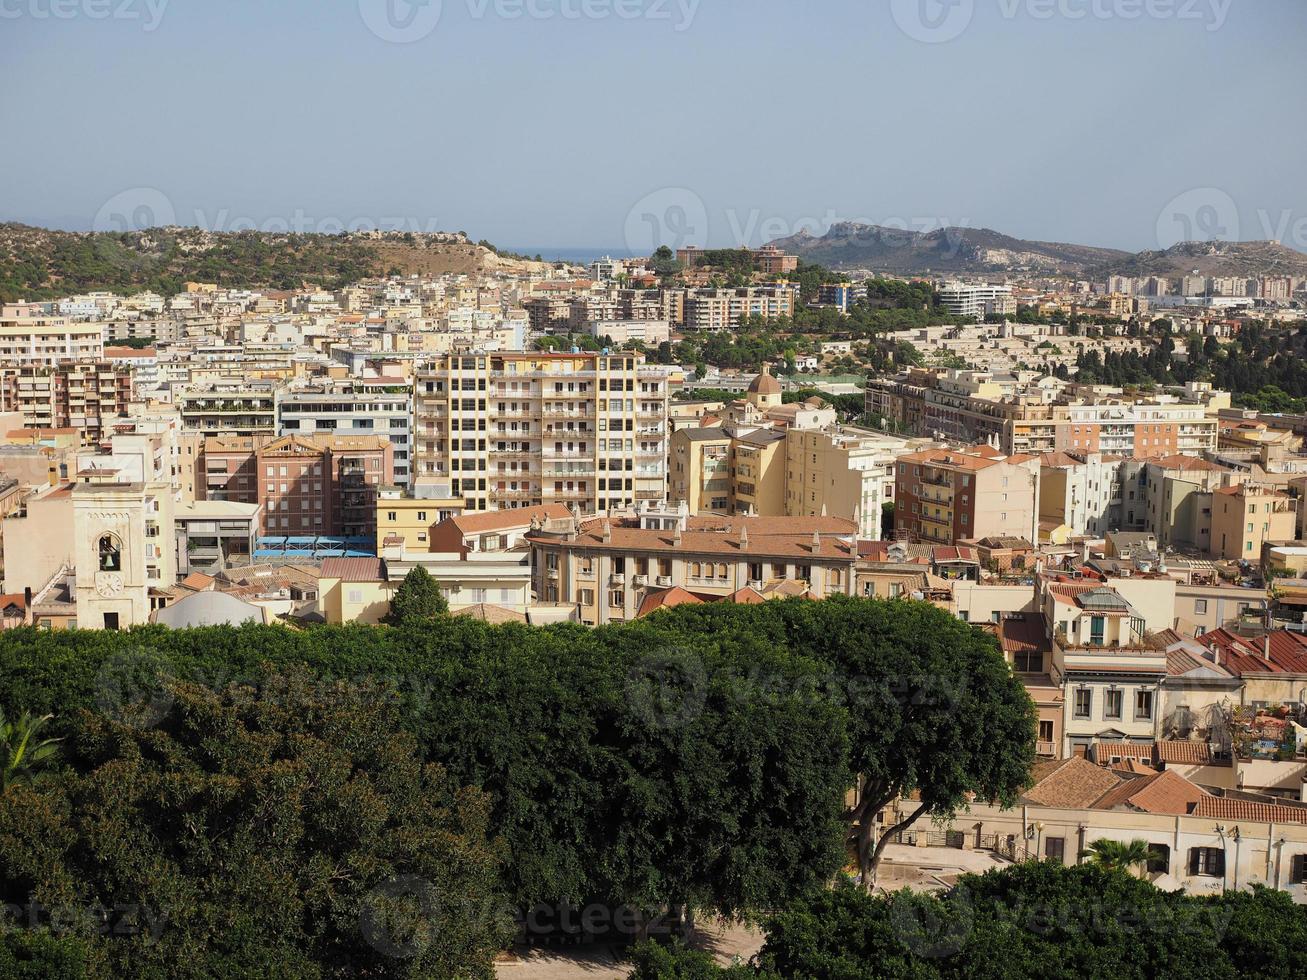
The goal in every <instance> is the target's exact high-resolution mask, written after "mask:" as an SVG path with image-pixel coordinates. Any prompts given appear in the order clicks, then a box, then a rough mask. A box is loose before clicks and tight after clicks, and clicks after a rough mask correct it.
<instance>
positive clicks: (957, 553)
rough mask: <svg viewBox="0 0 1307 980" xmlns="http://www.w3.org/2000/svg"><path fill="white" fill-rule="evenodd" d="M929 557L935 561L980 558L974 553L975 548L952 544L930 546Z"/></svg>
mask: <svg viewBox="0 0 1307 980" xmlns="http://www.w3.org/2000/svg"><path fill="white" fill-rule="evenodd" d="M930 557H931V558H932V559H934V560H935V561H936V562H949V561H968V562H979V561H980V558H979V557H978V556H977V555H976V549H975V548H965V547H960V546H953V545H939V546H938V547H935V548H932V549H931V551H930Z"/></svg>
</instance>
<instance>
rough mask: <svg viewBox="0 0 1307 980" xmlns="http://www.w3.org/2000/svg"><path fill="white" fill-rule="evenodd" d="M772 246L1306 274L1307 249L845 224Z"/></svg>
mask: <svg viewBox="0 0 1307 980" xmlns="http://www.w3.org/2000/svg"><path fill="white" fill-rule="evenodd" d="M769 244H771V245H775V246H776V247H777V248H780V249H782V250H784V251H786V252H790V253H792V254H795V255H798V256H799V257H800V258H801V259H804V260H805V261H808V262H815V263H818V264H820V265H825V266H829V267H831V268H837V269H838V268H855V267H864V268H871V269H875V270H877V271H884V272H898V273H952V274H964V273H1000V272H1001V273H1009V274H1011V273H1033V274H1045V275H1068V276H1089V277H1093V278H1102V277H1106V276H1108V275H1134V276H1150V275H1155V276H1165V277H1167V278H1179V277H1181V276H1185V275H1189V274H1190V273H1192V272H1195V271H1196V272H1198V273H1199V274H1202V275H1209V276H1225V275H1231V276H1238V275H1294V276H1304V277H1307V254H1303V253H1302V252H1299V251H1297V250H1295V249H1292V248H1289V247H1288V246H1286V245H1282V244H1280V243H1279V242H1222V241H1213V242H1181V243H1179V244H1177V245H1173V246H1172V247H1171V248H1168V249H1160V250H1147V251H1143V252H1128V251H1124V250H1122V249H1113V248H1102V247H1099V246H1093V245H1079V244H1075V243H1070V242H1044V241H1037V240H1027V239H1020V238H1014V237H1012V236H1011V235H1006V234H1004V233H1002V232H998V231H994V230H993V229H990V228H964V227H957V226H950V227H946V228H938V229H935V230H933V231H926V232H919V231H912V230H907V229H901V228H892V227H886V226H883V225H869V224H864V223H861V222H851V221H846V222H839V223H837V224H834V225H831V227H830V228H829V229H828V230H827V231H826V233H825V234H824V235H820V236H817V235H813V234H812V233H811V232H809V231H807V230H802V231H800V232H798V233H797V234H794V235H789V236H787V237H784V238H778V239H775V240H774V241H772V242H770V243H769Z"/></svg>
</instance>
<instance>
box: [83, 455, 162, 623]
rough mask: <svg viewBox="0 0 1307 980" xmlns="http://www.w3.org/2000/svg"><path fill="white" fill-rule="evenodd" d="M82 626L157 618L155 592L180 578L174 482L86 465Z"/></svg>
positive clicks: (142, 621) (135, 621)
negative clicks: (135, 479)
mask: <svg viewBox="0 0 1307 980" xmlns="http://www.w3.org/2000/svg"><path fill="white" fill-rule="evenodd" d="M73 529H74V545H75V549H76V550H75V560H76V562H77V625H78V626H80V627H82V628H84V629H125V628H127V627H129V626H135V625H138V624H140V623H147V622H149V620H150V589H151V588H161V587H163V586H167V585H171V584H172V583H173V581H174V579H175V577H176V576H175V562H176V556H175V554H174V552H173V547H174V545H173V538H174V531H173V499H172V494H171V492H170V490H169V488H168V487H167V486H164V485H155V484H144V483H130V482H119V481H118V473H117V471H115V470H86V471H83V472H82V473H79V474H78V482H77V483H76V485H75V486H74V487H73Z"/></svg>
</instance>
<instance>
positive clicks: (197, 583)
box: [177, 572, 217, 592]
mask: <svg viewBox="0 0 1307 980" xmlns="http://www.w3.org/2000/svg"><path fill="white" fill-rule="evenodd" d="M216 581H217V579H215V578H214V577H213V576H211V575H205V574H204V573H203V572H191V574H189V575H187V576H186V577H185V578H184V579H182V580H181V581H180V582H178V583H177V584H178V585H184V586H186V588H188V589H194V590H195V591H196V592H203V591H204V590H205V589H211V588H213V585H214V583H215V582H216Z"/></svg>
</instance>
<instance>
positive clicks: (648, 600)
mask: <svg viewBox="0 0 1307 980" xmlns="http://www.w3.org/2000/svg"><path fill="white" fill-rule="evenodd" d="M683 605H691V606H701V605H703V600H702V599H700V598H699V597H698V596H697V595H694V594H693V593H690V592H687V591H686V590H685V589H683V588H681V587H680V586H679V585H674V586H672V587H671V588H670V589H666V590H664V591H662V592H651V593H649V595H647V596H645V597H644V602H642V603H640V611H639V612H638V613H636V615H637V616H648V615H649V614H650V613H651V612H654V611H655V610H658V609H671V608H672V607H673V606H683Z"/></svg>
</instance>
